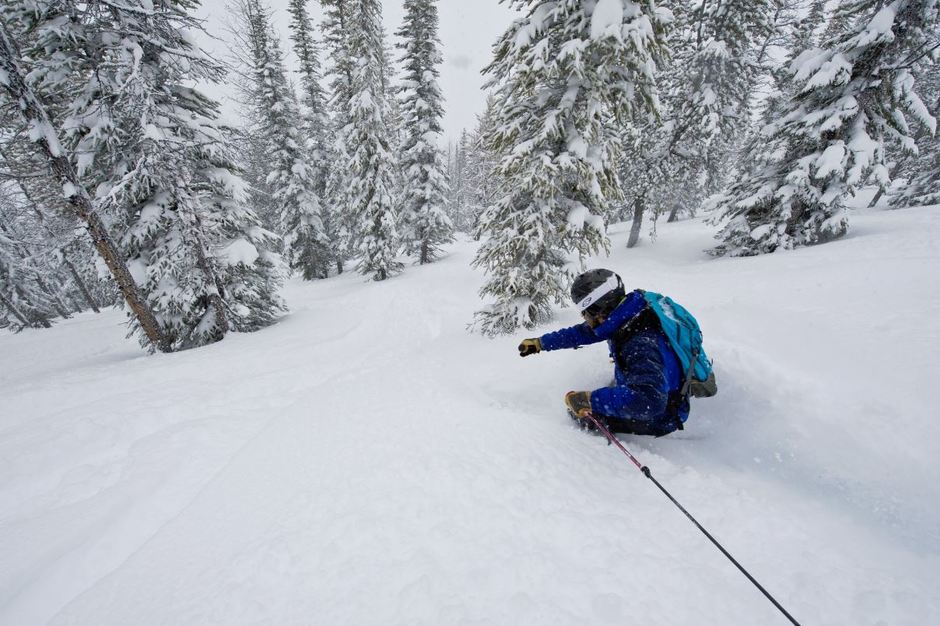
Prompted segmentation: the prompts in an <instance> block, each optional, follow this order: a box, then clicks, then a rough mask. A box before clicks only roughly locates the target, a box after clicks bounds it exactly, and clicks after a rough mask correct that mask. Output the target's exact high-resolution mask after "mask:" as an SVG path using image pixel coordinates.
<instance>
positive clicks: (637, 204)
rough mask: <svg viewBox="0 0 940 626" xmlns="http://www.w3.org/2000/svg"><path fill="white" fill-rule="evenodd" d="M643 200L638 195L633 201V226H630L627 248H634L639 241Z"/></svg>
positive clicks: (643, 207)
mask: <svg viewBox="0 0 940 626" xmlns="http://www.w3.org/2000/svg"><path fill="white" fill-rule="evenodd" d="M643 199H644V197H643V196H642V195H640V196H637V197H636V199H634V201H633V225H632V226H630V238H629V239H628V240H627V248H632V247H634V246H635V245H636V244H637V242H638V241H639V240H640V229H641V228H642V227H643V211H644V210H645V209H646V205H645V204H643Z"/></svg>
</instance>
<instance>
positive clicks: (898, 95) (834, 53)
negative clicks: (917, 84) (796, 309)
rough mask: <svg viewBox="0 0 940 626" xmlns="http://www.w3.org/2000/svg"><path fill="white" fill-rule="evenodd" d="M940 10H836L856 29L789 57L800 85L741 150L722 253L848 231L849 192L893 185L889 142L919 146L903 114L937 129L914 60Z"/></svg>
mask: <svg viewBox="0 0 940 626" xmlns="http://www.w3.org/2000/svg"><path fill="white" fill-rule="evenodd" d="M938 12H940V3H937V2H936V0H895V1H894V2H889V3H883V2H878V1H876V0H859V1H856V2H851V3H848V4H846V5H843V6H842V7H840V8H839V12H838V13H837V15H836V16H835V19H836V20H838V21H841V23H842V24H850V25H851V26H849V27H846V28H845V29H844V32H843V33H842V34H838V35H837V37H836V38H835V39H833V40H830V41H828V42H827V43H826V45H825V47H824V48H822V49H817V48H812V49H809V50H806V51H804V52H803V53H802V54H800V55H799V56H797V57H796V58H795V59H794V60H793V62H792V63H791V64H790V70H791V71H792V72H793V74H794V80H795V81H797V83H798V86H799V87H798V90H797V91H796V93H795V94H794V96H793V97H792V98H791V100H790V102H789V105H788V107H787V108H786V110H785V111H784V113H783V115H781V116H780V118H779V119H777V120H775V121H774V122H772V123H771V124H768V125H767V126H765V127H764V129H763V130H762V135H763V138H764V141H763V142H761V143H760V144H756V145H755V149H754V150H752V151H751V152H750V153H748V155H746V156H745V159H744V161H745V162H746V163H750V164H752V165H751V167H749V169H748V171H747V173H746V175H745V176H743V177H742V179H741V180H740V181H739V182H737V183H736V184H734V185H732V186H731V188H730V189H729V191H728V192H727V193H726V194H724V196H723V197H722V198H721V199H720V200H719V202H718V206H719V207H720V208H721V209H722V210H723V218H724V219H725V220H726V222H725V224H724V226H723V228H722V229H721V232H720V233H719V234H718V237H719V238H720V239H721V240H722V243H721V244H720V245H719V246H717V247H716V249H715V253H716V254H730V255H735V256H738V255H753V254H760V253H765V252H773V251H775V250H778V249H789V248H793V247H796V246H800V245H809V244H814V243H822V242H825V241H829V240H831V239H835V238H837V237H840V236H842V235H843V234H844V233H845V231H846V229H847V227H848V218H847V216H846V213H845V206H844V202H845V199H846V198H847V197H848V196H849V195H850V194H852V193H853V192H854V191H855V190H856V189H858V188H859V187H860V186H861V185H863V184H865V183H866V181H868V180H869V178H870V177H872V178H873V179H874V180H875V181H876V182H877V183H878V184H879V185H882V186H883V185H887V184H888V182H889V175H888V169H887V167H886V163H885V144H886V142H889V141H893V142H898V143H899V144H900V145H901V146H903V147H905V149H908V150H913V149H914V146H915V142H914V139H913V137H912V136H911V130H910V128H909V126H908V122H907V116H910V117H912V118H913V119H914V120H916V121H917V122H918V123H920V124H923V125H924V126H925V127H926V128H928V129H929V130H930V132H931V133H933V131H934V130H935V126H936V121H935V119H934V118H933V117H932V116H931V115H930V114H929V112H928V111H927V108H926V107H925V106H924V104H923V102H922V101H921V99H920V97H919V96H918V95H917V93H916V92H915V91H914V78H913V75H912V74H911V72H910V69H909V65H910V63H911V62H913V61H914V60H915V58H917V57H919V56H922V55H924V54H926V53H927V51H928V50H929V45H928V43H927V42H928V41H929V40H930V38H931V37H933V36H935V33H936V30H935V29H936V27H937V20H938ZM827 30H828V31H829V32H836V33H839V32H840V31H842V30H843V29H840V28H835V29H833V28H830V29H827Z"/></svg>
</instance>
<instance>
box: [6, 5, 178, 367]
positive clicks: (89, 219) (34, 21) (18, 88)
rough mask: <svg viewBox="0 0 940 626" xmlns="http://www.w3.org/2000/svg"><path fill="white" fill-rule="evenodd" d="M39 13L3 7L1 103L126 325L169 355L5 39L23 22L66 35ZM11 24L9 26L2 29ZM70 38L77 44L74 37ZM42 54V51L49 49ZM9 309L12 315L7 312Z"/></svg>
mask: <svg viewBox="0 0 940 626" xmlns="http://www.w3.org/2000/svg"><path fill="white" fill-rule="evenodd" d="M44 8H45V7H43V6H37V5H36V4H34V3H33V2H31V1H30V0H26V1H24V2H23V3H22V4H16V5H11V4H7V5H4V7H3V9H4V16H3V17H4V19H2V20H0V89H2V92H0V93H2V94H3V95H4V96H5V97H6V99H7V100H6V102H8V103H11V104H13V108H14V110H15V111H17V114H18V116H19V118H20V119H21V121H22V122H23V125H24V127H25V128H26V129H28V135H29V138H30V142H31V145H32V146H34V149H35V150H36V153H37V156H38V157H40V158H42V159H43V160H44V162H45V163H46V165H47V170H46V175H47V176H49V177H50V179H51V180H53V181H55V182H57V183H58V184H59V185H60V188H61V189H62V190H63V192H64V193H63V194H62V195H63V196H64V197H65V199H66V202H67V205H68V207H69V209H70V210H71V211H72V212H73V214H74V215H75V216H76V217H78V218H80V219H81V221H82V222H83V223H84V225H85V227H86V229H87V232H88V234H89V235H90V237H91V240H92V241H93V243H94V246H95V248H96V250H97V252H98V254H99V255H100V257H101V259H102V260H103V261H104V262H105V264H106V265H107V267H108V270H109V271H110V272H111V275H112V276H113V278H114V280H115V283H116V284H117V286H118V289H119V290H120V291H121V294H122V295H123V296H124V300H125V302H126V303H127V305H128V306H129V308H130V309H131V311H132V314H133V317H132V318H131V321H132V322H136V323H137V324H138V325H139V327H140V328H141V329H142V330H143V337H142V338H141V339H142V341H146V342H147V343H149V345H150V346H151V347H152V348H156V349H160V350H163V351H167V350H170V349H171V348H172V345H171V342H170V340H169V338H168V337H167V336H166V335H165V334H164V333H163V331H162V329H161V328H160V324H159V322H158V320H157V318H156V317H155V315H154V311H153V309H152V308H151V307H150V305H149V303H148V302H147V301H146V300H145V299H144V297H143V296H142V294H141V290H140V288H139V287H138V285H137V284H136V281H135V280H134V277H133V276H132V274H131V272H130V270H129V268H128V265H127V263H126V261H125V258H124V256H123V255H122V254H121V252H120V250H118V248H117V246H116V245H115V243H114V241H113V239H112V237H111V235H110V233H109V232H108V229H107V227H106V225H105V222H104V220H102V218H101V216H100V215H99V214H98V212H97V211H96V208H95V206H94V205H93V203H92V198H91V194H90V193H89V192H88V189H87V188H86V187H85V185H84V184H83V182H82V181H81V180H80V178H79V175H78V173H77V171H76V168H75V166H74V165H73V164H72V162H71V160H70V158H69V155H68V153H67V151H66V150H65V149H64V147H63V144H62V141H61V139H60V137H59V132H58V130H57V128H56V126H55V125H54V124H53V116H54V114H55V110H54V104H50V103H49V102H46V101H45V99H44V94H43V92H42V91H41V90H37V89H34V88H33V87H32V86H31V85H30V83H29V82H28V78H27V76H28V74H29V73H30V72H28V70H27V66H28V65H31V64H34V65H38V62H36V61H35V60H32V62H31V60H30V59H29V58H28V57H25V56H23V54H22V53H21V51H20V49H19V46H18V45H17V42H16V41H15V40H14V38H13V35H12V34H11V33H16V34H18V35H21V36H22V34H23V33H24V32H26V30H25V29H23V28H21V26H22V24H23V23H22V22H20V21H18V20H20V19H23V20H24V21H27V20H28V22H29V26H30V30H32V31H33V32H40V31H41V30H43V29H44V28H49V32H50V33H51V34H52V35H53V37H54V36H56V35H58V34H61V32H63V30H66V31H67V30H69V29H70V28H71V26H72V25H71V24H68V23H66V26H65V29H62V30H60V29H61V27H62V20H59V19H56V18H58V17H61V14H56V13H55V11H58V10H59V9H60V7H58V6H56V7H55V11H54V12H53V14H51V15H50V14H47V13H45V12H44V11H43V9H44ZM17 12H18V14H16V13H17ZM11 13H14V14H15V17H14V18H13V19H9V20H8V19H7V18H8V16H9V15H10V14H11ZM50 18H51V19H50ZM66 22H67V20H66ZM11 24H13V25H15V26H14V27H13V28H9V29H8V26H9V25H11ZM41 36H42V34H41V35H40V37H41ZM76 39H77V40H78V41H79V42H81V38H80V37H79V38H76ZM66 41H68V40H67V39H66ZM21 43H30V44H32V43H33V42H32V41H26V40H25V39H23V41H22V42H21ZM44 50H46V51H48V50H50V48H45V49H44ZM50 56H55V55H50ZM39 58H40V59H43V60H44V59H45V58H46V57H44V56H43V55H39ZM56 60H58V59H56ZM59 76H62V74H59ZM0 105H4V103H0ZM4 106H5V105H4ZM10 308H11V310H12V307H10ZM144 337H145V338H146V339H144Z"/></svg>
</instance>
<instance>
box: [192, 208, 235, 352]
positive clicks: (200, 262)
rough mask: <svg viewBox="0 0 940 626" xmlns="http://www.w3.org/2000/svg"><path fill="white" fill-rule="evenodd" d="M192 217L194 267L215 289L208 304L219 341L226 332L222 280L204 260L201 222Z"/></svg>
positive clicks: (226, 322) (204, 248) (196, 216)
mask: <svg viewBox="0 0 940 626" xmlns="http://www.w3.org/2000/svg"><path fill="white" fill-rule="evenodd" d="M192 217H193V220H194V221H195V226H196V227H195V228H194V229H193V231H194V232H195V238H196V267H198V268H199V269H200V270H201V271H202V273H203V274H205V276H206V280H208V281H210V282H211V283H212V285H213V286H214V287H215V291H214V292H213V293H210V294H209V303H210V304H211V305H212V306H213V307H215V311H214V313H215V323H216V326H218V328H219V332H220V333H221V335H220V336H219V339H220V340H221V339H222V337H224V336H225V333H226V331H228V320H227V319H226V316H225V303H224V302H223V301H222V298H223V296H224V295H225V285H224V284H223V283H222V279H221V278H220V277H219V275H218V273H216V272H215V270H214V269H213V268H212V266H211V265H210V264H209V259H208V258H206V250H207V249H208V246H207V245H206V242H205V240H204V239H203V237H202V221H201V220H200V219H199V216H198V215H193V216H192Z"/></svg>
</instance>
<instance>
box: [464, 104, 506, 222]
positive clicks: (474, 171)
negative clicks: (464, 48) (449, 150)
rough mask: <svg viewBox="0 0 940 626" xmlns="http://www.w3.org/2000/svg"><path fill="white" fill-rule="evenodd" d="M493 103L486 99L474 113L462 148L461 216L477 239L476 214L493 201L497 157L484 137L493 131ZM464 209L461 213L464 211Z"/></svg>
mask: <svg viewBox="0 0 940 626" xmlns="http://www.w3.org/2000/svg"><path fill="white" fill-rule="evenodd" d="M493 106H494V103H493V99H492V98H488V99H487V104H486V108H485V109H484V110H483V114H482V115H480V116H478V117H477V126H476V128H475V129H474V130H473V132H472V133H471V134H470V135H469V136H468V138H467V141H466V148H465V150H464V157H463V161H464V164H465V165H464V168H463V172H464V173H463V174H462V179H461V185H462V188H463V190H464V191H463V195H462V202H461V204H463V205H465V206H464V207H463V208H462V213H461V215H462V217H461V220H462V222H463V224H464V226H463V228H464V232H468V233H472V234H473V236H474V238H475V239H477V240H479V238H480V235H481V234H482V233H481V232H480V217H481V216H482V215H483V212H484V211H485V210H486V209H487V208H488V207H490V206H492V205H493V204H494V203H495V202H496V192H497V190H498V188H499V184H498V182H497V176H498V173H497V170H498V165H499V163H498V158H497V155H496V154H495V153H494V152H493V151H492V150H490V149H489V147H488V146H487V143H486V137H488V136H489V135H490V134H491V133H492V132H493V128H494V126H493V124H494V123H495V119H494V109H493ZM464 213H465V215H464Z"/></svg>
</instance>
